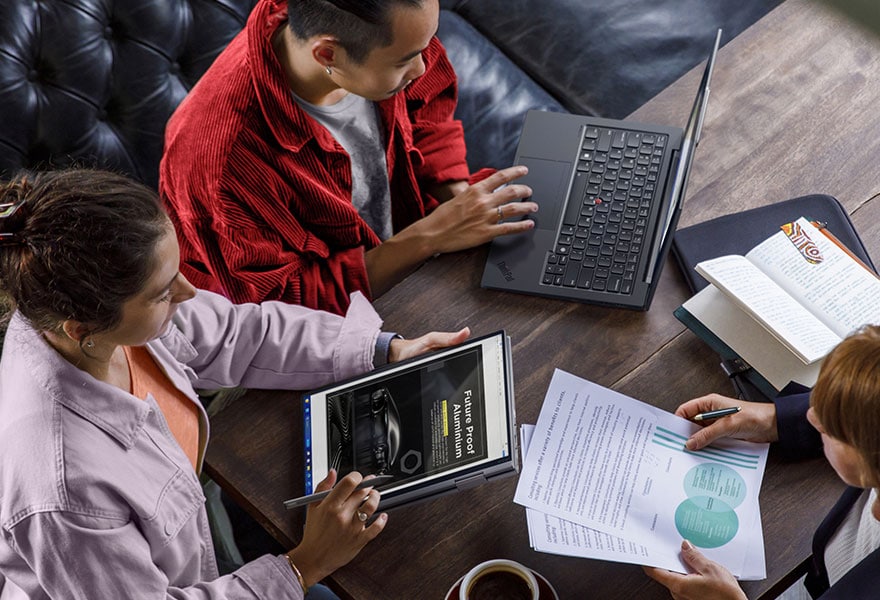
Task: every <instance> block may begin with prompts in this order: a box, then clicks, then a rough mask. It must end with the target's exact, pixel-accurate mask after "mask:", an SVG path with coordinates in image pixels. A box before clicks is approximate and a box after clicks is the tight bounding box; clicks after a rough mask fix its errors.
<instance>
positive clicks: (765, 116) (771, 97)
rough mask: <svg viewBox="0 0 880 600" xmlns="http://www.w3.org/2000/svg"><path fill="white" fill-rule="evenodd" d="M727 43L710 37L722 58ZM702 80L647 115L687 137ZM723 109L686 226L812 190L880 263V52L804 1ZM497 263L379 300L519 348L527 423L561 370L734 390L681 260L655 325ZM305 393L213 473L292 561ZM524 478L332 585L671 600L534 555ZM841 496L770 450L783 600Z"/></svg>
mask: <svg viewBox="0 0 880 600" xmlns="http://www.w3.org/2000/svg"><path fill="white" fill-rule="evenodd" d="M710 37H711V32H707V36H706V40H707V44H706V45H707V52H708V49H709V48H708V47H709V42H710ZM701 72H702V66H698V67H696V68H695V69H694V70H693V71H691V72H690V73H688V74H687V75H685V76H684V77H682V79H681V80H679V81H678V82H676V83H675V84H673V85H672V86H670V87H669V88H668V89H667V90H665V91H664V92H662V93H661V94H659V95H658V96H657V97H656V98H654V99H653V100H651V101H650V102H649V103H648V104H646V105H645V106H644V107H642V108H641V109H639V110H638V111H637V112H636V113H635V114H634V115H632V117H633V118H634V119H637V120H642V121H649V122H657V123H664V124H670V125H682V124H683V123H684V122H685V120H686V117H687V113H688V111H689V109H690V106H691V103H692V100H693V96H694V94H695V91H696V88H697V85H698V80H699V76H700V74H701ZM712 83H713V85H712V96H711V99H710V104H709V112H708V115H707V118H706V121H705V128H704V134H703V139H702V143H701V145H700V147H699V149H698V151H697V154H696V158H695V165H694V170H693V173H692V177H691V182H690V188H689V194H688V199H687V201H686V204H685V207H684V212H683V214H682V219H681V225H682V226H686V225H689V224H692V223H696V222H700V221H704V220H706V219H709V218H712V217H715V216H719V215H722V214H727V213H732V212H736V211H739V210H743V209H747V208H751V207H754V206H759V205H762V204H765V203H770V202H774V201H779V200H784V199H787V198H790V197H794V196H799V195H805V194H809V193H819V192H821V193H828V194H831V195H833V196H835V197H837V198H838V199H839V200H840V201H841V202H842V203H843V204H844V206H845V207H846V208H847V210H848V211H849V212H850V213H851V216H852V219H853V221H854V223H855V225H856V227H857V229H858V230H859V232H860V233H861V235H862V237H863V239H864V241H865V243H866V246H867V248H868V251H869V252H870V253H871V254H872V255H873V256H874V257H875V258H876V257H878V256H880V235H878V233H880V203H878V202H876V201H874V200H875V198H876V196H877V190H878V188H880V110H878V108H877V107H878V106H880V47H878V44H877V42H875V41H874V40H873V39H872V38H870V37H869V36H868V34H863V33H862V32H861V31H860V30H859V29H857V28H856V27H855V26H854V25H851V24H850V23H849V22H847V21H845V20H844V19H842V18H840V17H838V16H837V15H836V14H834V13H831V12H829V11H828V10H827V9H825V8H822V7H820V6H817V5H814V4H812V3H811V2H809V1H807V0H787V1H786V2H785V3H783V4H782V5H781V6H780V7H779V8H777V9H776V10H775V11H773V12H772V13H770V14H769V15H767V16H766V17H765V18H764V19H762V20H761V21H760V22H758V23H756V24H755V25H754V26H753V27H752V28H750V29H748V30H747V31H745V32H744V33H742V34H741V35H740V36H738V37H737V38H736V39H735V40H733V41H732V42H730V43H729V44H728V45H726V46H725V47H724V48H723V49H722V50H721V51H720V54H719V56H718V61H717V64H716V67H715V74H714V78H713V82H712ZM485 257H486V248H478V249H474V250H471V251H467V252H462V253H459V254H455V255H449V256H443V257H441V258H439V259H436V260H433V261H431V262H429V263H428V264H426V265H425V266H423V267H422V268H421V269H420V270H419V271H417V272H416V273H414V274H413V275H412V276H410V277H409V278H408V279H407V280H405V281H404V282H403V283H401V284H400V285H398V286H397V287H396V288H395V289H393V290H392V291H391V292H390V293H388V294H386V295H385V296H384V297H382V298H381V299H379V301H378V302H377V303H376V306H377V308H378V310H379V312H380V314H382V315H384V316H385V317H386V324H385V327H386V329H389V330H394V331H399V332H401V333H404V334H408V335H414V334H419V333H421V332H424V331H428V330H454V329H457V328H458V327H461V326H463V325H470V326H471V328H472V329H473V330H474V333H475V334H483V333H488V332H490V331H493V330H496V329H499V328H504V329H506V330H507V332H508V333H509V334H510V336H511V337H512V341H513V363H514V373H515V388H516V402H517V415H518V418H519V421H520V422H522V423H534V422H535V421H536V420H537V417H538V413H539V411H540V407H541V403H542V400H543V397H544V393H545V391H546V389H547V386H548V384H549V381H550V376H551V373H552V371H553V369H554V368H555V367H559V368H561V369H565V370H568V371H570V372H572V373H575V374H577V375H580V376H582V377H585V378H587V379H591V380H593V381H595V382H597V383H599V384H601V385H604V386H608V387H611V388H614V389H616V390H618V391H620V392H623V393H625V394H627V395H630V396H632V397H634V398H638V399H641V400H644V401H647V402H650V403H652V404H654V405H656V406H659V407H662V408H664V409H667V410H674V408H675V407H676V406H677V405H678V404H680V403H681V402H682V401H684V400H686V399H688V398H691V397H695V396H698V395H702V394H704V393H708V392H713V391H717V392H722V393H730V392H731V391H732V388H731V386H730V383H729V382H728V381H727V380H726V378H725V377H724V376H723V375H722V373H721V370H720V368H719V366H718V359H717V357H716V356H715V355H714V354H713V353H712V352H711V351H709V350H708V348H707V347H706V346H705V345H704V344H703V343H702V342H701V341H700V340H699V339H697V338H696V337H695V336H694V335H692V334H691V333H690V332H688V331H687V330H685V329H684V328H683V326H682V325H681V324H680V323H679V322H678V321H677V320H676V319H675V318H674V317H673V316H672V311H673V310H674V309H675V308H676V307H677V306H679V305H680V304H681V303H682V302H683V301H684V300H686V299H687V297H688V291H687V288H686V286H685V284H684V281H683V279H682V276H681V274H680V272H679V271H678V269H677V267H676V265H675V264H673V263H672V262H671V261H670V263H669V264H667V265H666V268H665V270H664V273H663V276H662V277H661V280H660V287H659V290H658V292H657V294H656V297H655V299H654V303H653V305H652V307H651V310H650V311H648V312H644V313H641V312H630V311H624V310H615V309H606V308H598V307H594V306H587V305H581V304H575V303H566V302H561V301H554V300H548V299H542V298H535V297H528V296H520V295H512V294H507V293H502V292H495V291H488V290H483V289H480V287H479V281H480V276H481V272H482V266H483V262H484V260H485ZM297 398H298V397H297V396H295V395H292V394H290V393H280V392H251V393H249V394H248V395H246V396H245V397H244V398H242V399H241V400H239V401H237V402H236V403H234V404H232V405H230V406H229V407H228V408H226V409H225V410H224V411H223V412H221V413H220V414H219V415H218V416H217V417H216V418H215V419H214V421H213V426H212V427H213V431H212V440H211V444H210V447H209V449H208V455H207V461H206V469H207V471H208V472H209V473H210V474H211V476H212V477H214V478H215V479H216V480H217V481H218V482H219V483H220V484H221V485H222V486H224V488H226V489H227V491H228V492H229V493H230V494H231V495H232V496H233V497H234V498H235V499H236V500H237V501H239V502H240V503H241V504H242V505H243V506H244V507H245V508H246V509H247V510H248V511H249V512H250V513H251V514H253V515H254V516H255V517H256V518H257V519H258V521H259V522H260V523H261V524H263V525H264V526H265V527H266V529H267V530H268V531H269V532H270V533H272V534H273V535H274V536H275V537H276V538H277V539H278V540H279V541H281V542H282V543H283V544H284V545H285V546H287V547H291V546H292V545H293V544H294V543H295V540H296V539H297V537H298V532H300V531H301V527H302V514H301V513H297V514H290V513H288V512H287V511H285V510H284V509H283V507H282V504H281V502H282V500H284V499H286V498H289V497H292V496H296V495H298V494H300V493H301V492H302V489H303V486H302V459H301V449H300V448H301V446H300V440H301V435H302V430H301V425H300V420H301V417H300V408H299V404H298V401H297ZM515 485H516V479H515V478H508V479H506V480H503V481H499V482H494V483H491V484H486V485H483V486H480V487H478V488H476V489H473V490H469V491H467V492H461V493H457V494H453V495H450V496H446V497H443V498H440V499H436V500H431V501H426V502H423V503H420V504H416V505H413V506H407V507H401V508H398V509H395V510H393V511H391V514H390V517H391V518H390V520H389V522H388V525H387V527H386V529H385V531H384V532H383V533H382V535H381V536H380V537H379V538H378V539H377V540H375V541H374V542H372V543H371V544H370V545H368V546H367V547H366V548H365V550H364V551H363V552H361V554H360V555H359V556H358V557H357V558H356V559H355V560H354V561H352V563H351V564H349V565H348V566H346V567H345V568H343V569H341V570H339V571H338V572H337V573H336V574H335V575H334V577H333V584H334V587H336V588H337V589H338V590H339V591H340V593H341V594H342V595H343V596H351V597H353V598H358V599H379V598H381V599H394V598H405V599H414V598H418V599H422V598H437V599H440V598H443V596H444V594H445V592H446V590H447V589H448V588H449V587H450V586H451V585H452V584H453V583H454V582H455V581H456V579H457V578H458V577H460V576H461V575H463V574H464V573H465V572H466V571H467V570H468V569H470V568H471V567H472V566H473V565H475V564H477V563H479V562H481V561H483V560H487V559H491V558H512V559H515V560H518V561H520V562H522V563H524V564H526V565H528V566H530V567H532V568H533V569H535V570H537V571H538V572H540V573H542V574H543V575H544V576H545V577H547V578H548V579H549V581H550V582H551V583H552V584H553V585H554V586H555V588H556V589H557V590H558V592H559V594H560V597H561V598H563V599H567V598H587V597H590V598H602V599H615V598H620V599H626V600H629V599H631V598H640V599H650V598H668V597H669V596H668V594H667V592H666V591H665V590H664V589H663V588H661V587H660V586H659V585H657V584H655V583H654V582H652V581H650V580H649V579H648V578H647V577H646V576H645V575H644V574H643V573H642V571H641V569H640V568H639V567H637V566H633V565H625V564H615V563H609V562H601V561H591V560H583V559H575V558H565V557H559V556H552V555H549V554H542V553H537V552H534V551H532V550H531V549H530V548H529V543H528V535H527V529H526V521H525V511H524V509H523V508H522V507H520V506H518V505H516V504H514V503H513V501H512V498H513V493H514V488H515ZM841 489H842V484H841V483H840V482H839V481H838V479H837V478H836V476H835V475H834V472H833V471H832V470H831V468H830V467H829V466H828V465H827V463H826V462H825V461H824V459H814V460H809V461H805V462H801V463H795V464H784V463H782V462H780V460H779V459H778V458H777V457H776V456H775V455H774V454H773V453H772V452H771V460H770V462H769V464H768V467H767V471H766V476H765V479H764V485H763V488H762V491H761V508H762V514H763V527H764V536H765V544H766V553H767V574H768V577H767V579H766V580H764V581H759V582H746V583H744V585H743V587H744V588H745V590H746V592H747V593H748V595H749V597H751V598H757V597H760V598H772V597H774V596H775V595H776V594H777V593H778V592H779V591H781V590H782V589H784V587H785V586H787V585H788V583H789V582H791V581H793V580H794V579H795V578H796V577H797V576H798V574H799V573H800V572H802V567H803V564H804V561H805V560H806V559H807V558H808V557H809V555H810V540H811V537H812V532H813V529H814V527H815V526H816V525H817V524H818V523H819V521H820V520H821V518H822V517H823V516H824V514H825V512H826V511H827V510H828V508H829V507H830V506H831V505H832V504H833V502H834V501H835V500H836V498H837V496H838V494H839V492H840V491H841Z"/></svg>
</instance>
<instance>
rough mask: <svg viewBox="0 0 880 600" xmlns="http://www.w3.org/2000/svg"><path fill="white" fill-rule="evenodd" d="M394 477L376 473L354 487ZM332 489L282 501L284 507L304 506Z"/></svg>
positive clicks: (375, 483)
mask: <svg viewBox="0 0 880 600" xmlns="http://www.w3.org/2000/svg"><path fill="white" fill-rule="evenodd" d="M392 479H394V475H376V476H375V477H370V478H369V479H364V480H363V481H361V482H360V483H359V484H357V486H356V487H355V488H354V489H356V490H362V489H364V488H367V487H374V486H377V485H379V484H380V483H385V482H386V481H391V480H392ZM332 491H333V490H326V491H323V492H316V493H314V494H309V495H308V496H303V497H302V498H294V499H292V500H285V501H284V508H286V509H288V510H290V509H291V508H297V507H298V506H304V505H306V504H311V503H312V502H317V501H318V500H323V499H324V498H326V497H327V496H328V495H329V494H330V492H332Z"/></svg>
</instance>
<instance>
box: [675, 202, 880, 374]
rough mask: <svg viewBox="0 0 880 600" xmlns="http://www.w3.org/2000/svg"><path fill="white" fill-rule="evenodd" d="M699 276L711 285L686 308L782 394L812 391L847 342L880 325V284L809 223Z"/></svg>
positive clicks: (710, 263)
mask: <svg viewBox="0 0 880 600" xmlns="http://www.w3.org/2000/svg"><path fill="white" fill-rule="evenodd" d="M696 270H697V272H698V273H700V274H701V275H702V276H703V277H705V278H706V279H707V280H708V281H709V282H711V283H712V285H710V286H708V287H706V288H705V289H703V290H702V291H700V292H699V293H698V294H697V295H695V296H694V297H693V298H691V299H690V300H688V301H687V302H685V303H684V305H682V309H684V311H685V312H686V313H687V314H688V315H689V316H690V317H692V318H694V319H696V320H697V321H698V322H699V323H700V324H701V325H702V326H704V327H705V328H706V329H708V330H709V331H710V332H711V333H712V334H714V335H715V336H717V337H718V338H719V339H720V340H721V341H722V342H723V343H724V344H726V345H727V346H729V347H730V348H731V349H732V350H733V351H734V352H736V353H737V354H738V355H739V356H740V357H741V358H742V359H743V360H745V361H746V362H747V363H749V364H750V365H751V366H752V367H754V368H755V369H756V370H757V371H758V372H759V373H760V374H761V375H763V376H764V378H766V379H767V381H768V382H769V383H770V384H771V385H772V386H773V387H774V388H775V389H776V390H779V389H782V387H784V386H785V385H786V384H788V382H789V381H796V382H798V383H802V384H804V385H807V386H811V385H813V384H814V383H815V381H816V377H817V376H818V373H819V367H820V366H821V360H822V359H823V358H824V357H825V356H826V355H827V354H828V353H829V352H830V351H831V350H832V349H833V348H834V347H835V346H836V345H837V344H838V343H840V341H841V340H842V339H843V338H844V337H846V336H847V335H848V334H849V333H851V332H852V331H854V330H855V329H857V328H858V327H860V326H862V325H865V324H868V323H880V279H878V278H877V276H876V275H875V274H874V273H873V272H872V271H871V270H869V269H868V268H867V267H866V266H865V265H863V264H862V263H861V262H859V261H858V260H857V259H856V258H854V257H853V256H852V255H851V254H850V253H849V252H848V251H847V250H846V249H844V248H842V247H841V246H839V245H838V244H836V243H835V241H833V240H832V239H831V238H830V237H828V236H826V235H825V234H824V233H823V232H822V231H821V230H820V229H818V228H817V227H816V226H814V225H813V224H812V223H811V222H809V221H808V220H807V219H804V218H801V219H798V220H797V221H795V222H794V223H789V224H786V225H784V226H783V227H782V229H781V230H780V231H779V232H777V233H776V234H774V235H773V236H771V237H770V238H768V239H767V240H765V241H764V242H762V243H761V244H759V245H758V246H756V247H755V248H754V249H752V250H751V251H750V252H748V253H747V254H746V255H745V256H721V257H718V258H715V259H712V260H707V261H703V262H701V263H699V264H698V265H697V266H696Z"/></svg>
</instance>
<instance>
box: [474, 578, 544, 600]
mask: <svg viewBox="0 0 880 600" xmlns="http://www.w3.org/2000/svg"><path fill="white" fill-rule="evenodd" d="M468 600H532V590H531V588H530V587H529V584H528V582H527V581H526V580H525V579H523V578H522V577H520V576H519V575H517V574H516V573H511V572H510V571H491V572H489V573H486V574H485V575H481V576H480V577H479V579H477V580H476V581H475V582H474V584H473V585H472V586H471V589H470V594H468Z"/></svg>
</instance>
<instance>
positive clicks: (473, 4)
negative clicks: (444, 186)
mask: <svg viewBox="0 0 880 600" xmlns="http://www.w3.org/2000/svg"><path fill="white" fill-rule="evenodd" d="M255 2H256V0H2V1H0V177H2V176H8V175H9V174H10V173H12V172H14V171H16V170H18V169H20V168H23V167H24V168H45V167H50V166H56V165H67V164H71V163H77V164H86V165H100V166H106V167H110V168H113V169H115V170H118V171H122V172H125V173H128V174H130V175H133V176H134V177H136V178H138V179H140V180H141V181H143V182H145V183H147V184H149V185H151V186H153V187H156V185H157V177H158V164H159V159H160V157H161V152H162V137H163V132H164V127H165V122H166V121H167V119H168V117H169V116H170V114H171V113H172V111H173V110H174V108H175V107H176V106H177V104H178V103H179V102H180V100H181V99H182V98H183V97H184V96H185V95H186V93H187V90H189V89H190V88H191V87H192V85H193V84H194V83H195V81H196V80H198V78H199V77H200V76H201V74H202V73H204V71H205V69H207V67H208V66H209V65H210V63H211V61H212V60H213V59H214V57H215V56H216V55H217V54H218V53H219V52H220V50H222V49H223V47H224V46H225V45H226V44H227V43H228V41H229V40H230V39H231V38H232V37H233V36H234V35H235V34H236V33H237V32H238V31H239V30H240V29H241V28H242V27H243V25H244V22H245V20H246V19H247V15H248V14H249V12H250V10H251V8H252V7H253V5H254V4H255ZM779 2H781V0H441V1H440V5H441V8H442V9H443V10H442V12H441V22H440V31H439V35H440V37H441V39H442V40H443V42H444V43H445V44H446V47H447V50H448V51H449V55H450V57H451V60H452V62H453V64H454V65H455V68H456V70H457V71H458V73H459V79H460V81H461V86H460V94H459V97H460V102H459V109H458V117H459V118H460V119H461V120H462V121H464V124H465V131H466V132H467V142H468V148H469V151H468V161H469V163H470V164H471V167H472V168H478V167H481V166H494V167H501V166H505V165H507V164H509V163H510V161H511V160H512V158H513V153H514V149H515V147H516V141H517V137H518V133H519V127H520V123H521V121H522V115H523V113H524V112H525V111H526V110H527V109H529V108H543V109H547V110H557V111H564V110H568V111H573V112H580V113H589V114H596V115H601V116H609V117H623V116H626V115H627V114H629V113H630V112H632V111H633V110H634V109H636V108H638V107H639V106H640V105H641V104H643V103H644V102H645V101H647V100H648V99H650V98H651V97H652V96H654V94H656V93H657V92H659V91H660V90H661V89H663V88H664V87H666V86H667V85H668V84H669V83H671V82H672V81H674V80H675V79H676V78H678V77H679V76H680V75H682V74H683V73H684V72H685V71H687V70H688V69H690V68H691V67H692V66H694V65H695V64H697V63H699V62H700V61H702V60H703V59H705V57H706V54H707V51H708V48H709V43H710V40H711V36H712V32H713V31H714V29H715V28H717V27H719V26H721V27H724V29H725V41H726V40H728V39H730V38H731V37H733V36H734V35H736V34H737V33H739V32H740V31H742V30H743V29H744V28H745V27H747V26H748V25H750V24H751V23H753V22H754V21H756V20H757V19H759V18H760V17H761V16H763V14H764V13H766V12H767V11H768V10H770V9H771V8H773V7H774V6H776V5H777V4H778V3H779Z"/></svg>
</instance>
